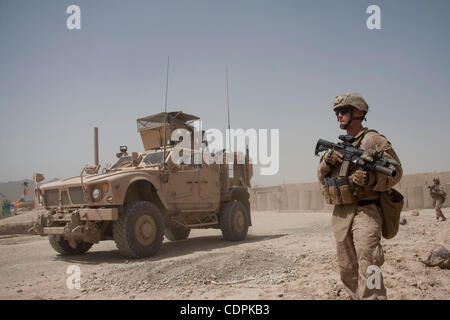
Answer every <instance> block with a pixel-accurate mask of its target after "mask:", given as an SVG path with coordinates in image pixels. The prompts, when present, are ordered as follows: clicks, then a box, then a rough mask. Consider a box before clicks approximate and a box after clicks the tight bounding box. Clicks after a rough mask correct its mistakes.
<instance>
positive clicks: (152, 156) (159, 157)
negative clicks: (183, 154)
mask: <svg viewBox="0 0 450 320" xmlns="http://www.w3.org/2000/svg"><path fill="white" fill-rule="evenodd" d="M166 155H167V152H166ZM163 158H164V151H159V152H152V153H149V154H147V155H146V156H145V157H144V159H142V162H144V164H146V165H152V164H158V163H162V162H163Z"/></svg>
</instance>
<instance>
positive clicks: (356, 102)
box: [333, 93, 369, 129]
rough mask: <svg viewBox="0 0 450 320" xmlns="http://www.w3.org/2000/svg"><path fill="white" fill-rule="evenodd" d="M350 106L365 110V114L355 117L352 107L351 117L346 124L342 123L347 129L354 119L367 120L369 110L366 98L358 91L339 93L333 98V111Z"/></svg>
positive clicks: (343, 127) (342, 126)
mask: <svg viewBox="0 0 450 320" xmlns="http://www.w3.org/2000/svg"><path fill="white" fill-rule="evenodd" d="M348 106H350V107H353V108H355V109H357V110H361V111H363V112H364V115H363V116H362V117H354V116H353V109H351V111H350V119H349V120H348V121H347V123H346V124H342V125H340V127H341V129H347V128H348V126H349V125H350V123H351V122H352V121H353V120H361V121H363V120H366V113H367V112H368V111H369V106H368V105H367V102H366V100H364V98H363V97H361V95H359V94H358V93H344V94H341V95H338V96H337V97H336V98H334V100H333V111H335V112H336V110H337V109H338V108H342V107H348Z"/></svg>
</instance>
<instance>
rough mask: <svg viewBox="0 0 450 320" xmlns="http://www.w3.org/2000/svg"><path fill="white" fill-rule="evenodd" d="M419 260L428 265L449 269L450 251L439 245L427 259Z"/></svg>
mask: <svg viewBox="0 0 450 320" xmlns="http://www.w3.org/2000/svg"><path fill="white" fill-rule="evenodd" d="M420 261H422V262H423V263H424V264H425V265H426V266H428V267H436V266H439V267H440V268H441V269H450V252H448V250H447V249H446V248H445V247H443V246H440V247H437V248H435V249H434V250H433V251H432V252H431V253H430V254H429V255H428V258H427V259H425V260H420Z"/></svg>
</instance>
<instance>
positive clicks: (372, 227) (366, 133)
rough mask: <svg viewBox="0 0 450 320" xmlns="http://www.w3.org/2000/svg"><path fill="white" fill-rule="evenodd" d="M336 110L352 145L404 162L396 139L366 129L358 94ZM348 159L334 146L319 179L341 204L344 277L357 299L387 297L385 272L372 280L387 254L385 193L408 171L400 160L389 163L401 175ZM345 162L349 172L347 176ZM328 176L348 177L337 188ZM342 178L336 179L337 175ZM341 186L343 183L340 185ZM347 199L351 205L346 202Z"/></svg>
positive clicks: (337, 215)
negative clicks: (373, 282)
mask: <svg viewBox="0 0 450 320" xmlns="http://www.w3.org/2000/svg"><path fill="white" fill-rule="evenodd" d="M333 111H334V112H335V113H336V117H337V120H338V121H339V126H340V128H341V129H343V130H346V131H347V135H349V136H351V137H354V141H353V142H352V145H353V146H354V147H356V148H359V149H362V150H364V151H365V153H367V154H366V156H368V157H370V156H371V155H373V154H374V153H375V152H380V151H383V152H384V153H383V158H385V159H387V160H391V161H395V162H397V163H400V160H399V159H398V157H397V155H396V153H395V151H394V149H393V148H392V145H391V143H390V142H389V141H388V140H387V139H386V137H384V136H383V135H381V134H379V133H378V132H377V131H375V130H369V129H367V128H363V126H362V124H361V122H362V120H365V117H366V114H367V112H368V111H369V106H368V105H367V103H366V101H365V100H364V99H363V98H362V97H361V96H360V95H359V94H356V93H350V94H342V95H339V96H337V97H336V98H335V99H334V102H333ZM347 162H348V161H343V155H342V154H341V153H339V152H338V151H336V150H330V151H329V152H327V153H325V154H324V155H323V156H322V158H321V159H320V163H319V167H318V178H319V181H321V183H322V190H323V191H324V196H325V198H327V197H328V199H327V202H328V203H330V204H335V207H334V210H333V217H332V227H333V233H334V237H335V239H336V248H337V258H338V263H339V268H340V273H341V280H342V282H343V283H344V285H345V287H346V288H347V289H348V292H349V294H350V296H351V298H352V299H386V288H385V287H384V283H383V278H382V275H381V272H379V275H378V280H379V281H378V283H377V285H376V286H372V285H369V284H368V282H369V281H368V280H370V279H369V277H371V276H372V274H373V270H378V271H380V269H379V267H380V266H381V265H382V264H383V263H384V253H383V249H382V247H381V244H380V240H381V235H382V223H383V213H382V209H381V205H380V198H381V193H382V192H384V191H388V190H390V188H391V187H392V186H393V185H395V184H396V183H398V182H399V181H400V179H401V176H402V168H401V166H400V165H398V166H393V165H390V166H389V167H390V168H391V169H393V170H396V171H397V175H395V177H391V176H388V175H386V174H382V173H378V172H377V173H374V172H371V171H364V170H361V169H358V168H357V167H355V166H352V165H350V164H349V163H347ZM341 167H343V168H344V170H343V171H344V172H347V173H346V174H345V176H342V170H341ZM324 178H327V179H334V178H336V179H339V182H341V181H347V183H344V184H343V185H341V186H339V187H338V189H337V190H338V191H337V192H336V187H334V188H332V187H331V186H327V184H326V183H324ZM335 181H336V180H335ZM338 185H339V184H338ZM343 203H345V204H343Z"/></svg>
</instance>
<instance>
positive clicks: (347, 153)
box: [314, 135, 401, 177]
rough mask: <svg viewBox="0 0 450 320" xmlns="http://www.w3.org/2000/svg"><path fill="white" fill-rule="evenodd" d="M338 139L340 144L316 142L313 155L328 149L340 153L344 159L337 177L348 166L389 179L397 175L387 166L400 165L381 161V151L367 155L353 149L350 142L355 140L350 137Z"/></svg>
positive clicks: (320, 140)
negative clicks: (382, 175) (383, 175)
mask: <svg viewBox="0 0 450 320" xmlns="http://www.w3.org/2000/svg"><path fill="white" fill-rule="evenodd" d="M339 139H340V140H342V142H338V143H333V142H330V141H326V140H322V139H319V141H317V144H316V149H315V153H314V154H315V155H316V156H317V155H318V154H319V152H322V151H327V150H330V149H333V150H336V151H337V152H339V153H341V154H342V155H343V156H344V158H343V159H342V160H343V161H342V165H341V172H340V173H339V176H344V175H346V173H347V171H348V166H349V164H352V165H354V166H356V167H359V168H361V169H363V170H367V171H372V172H379V173H382V174H386V175H388V176H391V177H395V176H396V175H397V170H395V169H391V168H389V165H394V166H401V164H400V163H398V162H395V161H391V160H387V159H383V153H384V151H383V150H381V151H374V152H371V153H368V152H366V151H364V150H361V149H358V148H355V147H354V146H353V145H352V142H354V141H355V138H354V137H352V136H347V135H340V136H339ZM342 173H343V174H342ZM341 174H342V175H341Z"/></svg>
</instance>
